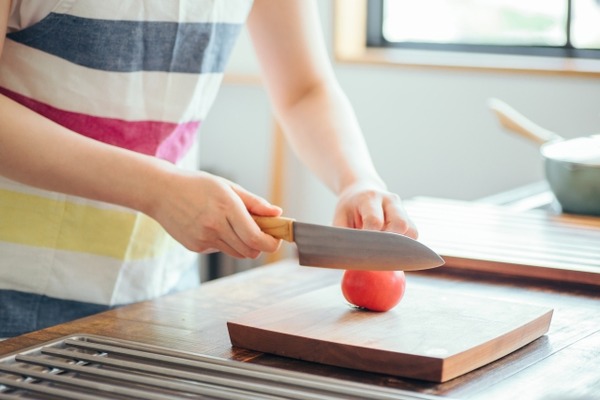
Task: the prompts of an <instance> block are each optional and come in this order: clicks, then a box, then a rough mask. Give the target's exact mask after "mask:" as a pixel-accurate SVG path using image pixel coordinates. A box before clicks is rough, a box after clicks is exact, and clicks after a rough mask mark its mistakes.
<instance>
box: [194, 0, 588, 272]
mask: <svg viewBox="0 0 600 400" xmlns="http://www.w3.org/2000/svg"><path fill="white" fill-rule="evenodd" d="M498 1H499V0H498ZM561 1H563V0H561ZM573 1H574V2H575V3H576V2H577V0H573ZM590 1H591V2H592V3H593V5H594V6H595V7H597V6H598V5H597V4H596V2H595V0H588V3H589V2H590ZM438 2H439V1H438ZM345 3H346V4H351V3H353V1H346V2H345ZM379 3H380V8H381V7H382V5H383V8H384V9H385V7H388V11H389V4H388V5H387V6H386V4H385V3H384V2H379ZM388 3H390V4H392V3H395V2H394V0H390V1H389V2H388ZM398 3H407V2H403V1H400V0H398ZM409 3H411V4H414V2H409ZM417 3H418V2H417ZM433 3H435V2H433ZM459 3H465V1H462V2H459ZM466 3H472V2H466ZM475 3H481V1H479V2H475ZM491 3H494V2H491ZM509 3H510V2H509ZM513 3H514V2H513ZM518 3H519V2H516V4H518ZM521 3H522V2H521ZM525 3H527V4H528V2H525ZM537 3H540V2H537ZM542 3H545V4H546V5H544V4H542ZM550 3H552V2H541V3H540V4H542V9H547V10H549V11H548V12H549V13H550V14H552V15H554V14H556V15H557V17H556V18H558V20H559V21H563V19H564V18H565V17H564V16H561V15H559V14H560V13H558V14H557V12H556V11H555V10H557V9H559V8H557V7H554V8H552V7H551V6H550ZM486 4H487V2H486ZM318 6H319V12H320V18H321V22H322V28H323V34H324V36H325V40H326V42H327V45H328V47H329V50H330V54H331V59H332V62H333V64H334V68H335V72H336V74H337V77H338V79H339V82H340V84H341V86H342V88H343V89H344V90H345V92H346V94H347V95H348V97H349V99H350V101H351V103H352V104H353V106H354V108H355V111H356V114H357V116H358V120H359V121H360V124H361V126H362V128H363V131H364V134H365V136H366V140H367V143H368V145H369V148H370V151H371V154H372V157H373V159H374V162H375V165H376V167H377V169H378V170H379V173H380V174H381V176H382V177H383V179H384V180H385V181H386V182H387V184H388V186H389V189H390V190H392V191H394V192H396V193H398V194H399V195H400V196H401V197H403V198H405V199H409V198H411V197H415V196H433V197H442V198H450V199H459V200H476V199H479V198H482V197H486V196H491V195H494V194H497V193H500V192H504V191H508V190H511V189H514V188H517V187H520V186H523V185H528V184H533V183H536V182H540V181H543V179H544V172H543V163H542V159H541V156H540V153H539V148H538V147H537V146H536V145H535V144H532V143H530V142H528V141H526V140H524V139H522V138H519V137H517V136H514V135H513V134H510V133H508V132H506V131H505V130H503V129H502V128H501V127H500V125H499V123H498V121H497V120H496V119H495V117H494V115H493V114H492V113H491V111H490V110H489V108H488V106H487V101H488V99H489V98H490V97H497V98H500V99H502V100H504V101H505V102H507V103H508V104H510V105H511V106H513V107H514V108H516V109H517V110H519V111H520V112H521V113H523V114H524V115H526V116H527V117H528V118H530V119H531V120H533V121H535V122H536V123H538V124H539V125H542V126H544V127H545V128H547V129H550V130H552V131H554V132H556V133H558V134H560V135H561V136H564V137H566V138H571V137H578V136H585V135H589V134H593V133H600V70H596V71H595V72H596V73H594V71H593V70H592V73H585V74H577V73H560V72H557V73H554V72H548V71H546V72H540V71H536V72H531V71H527V70H524V69H512V68H504V67H502V66H501V65H500V66H499V67H498V68H456V67H452V68H444V67H443V65H441V66H440V63H439V62H438V63H436V66H435V67H431V66H421V65H418V63H404V64H400V65H393V64H386V63H354V62H348V61H340V60H339V59H336V57H335V56H334V52H335V50H336V49H334V39H335V37H334V29H335V24H334V21H335V17H336V7H335V2H334V1H333V0H320V1H319V2H318ZM338 6H339V4H338ZM394 6H395V7H400V4H395V5H394ZM433 6H435V4H433V5H432V7H433ZM462 6H463V7H464V4H463V5H462ZM429 9H430V10H432V8H429ZM553 10H554V11H553ZM509 11H510V10H509ZM337 12H339V9H338V11H337ZM415 12H419V13H423V8H422V7H421V8H419V9H418V10H415ZM553 13H554V14H553ZM583 14H586V13H582V15H583ZM588 14H589V13H588ZM398 15H402V13H400V14H398ZM436 15H438V14H436ZM474 15H480V14H477V13H475V14H474ZM478 18H480V19H481V20H483V21H488V22H489V17H487V16H486V17H485V18H483V16H480V17H478ZM517 18H519V16H518V15H517ZM561 18H562V19H561ZM382 20H383V21H384V22H385V23H387V26H388V31H389V32H390V33H389V35H388V37H387V38H384V39H383V40H384V41H393V40H402V38H405V39H406V37H409V36H410V34H407V33H406V30H404V31H403V30H402V29H397V30H396V31H394V30H393V29H390V28H389V27H390V26H392V27H393V26H394V25H395V24H396V25H398V24H400V23H399V22H396V23H394V22H393V21H392V22H390V15H389V14H388V15H387V17H385V16H384V18H382ZM459 21H460V19H459ZM597 21H598V20H597V19H596V22H595V24H593V25H591V28H588V31H587V32H589V33H590V34H588V36H585V35H584V36H583V37H584V38H585V37H591V39H589V40H592V42H593V40H600V39H598V38H599V37H600V36H599V33H600V24H598V23H597ZM434 22H435V21H434ZM534 22H535V21H534ZM563 22H564V21H563ZM385 23H384V25H385ZM456 24H458V25H461V26H470V25H469V24H468V23H466V22H464V23H460V22H457V23H456ZM487 25H489V23H488V24H487ZM538 25H539V23H538ZM542 25H543V24H542ZM550 25H551V24H550ZM544 26H548V24H546V25H544ZM356 29H362V27H360V26H357V27H356ZM433 29H434V28H433V27H432V28H431V29H429V30H427V29H420V30H416V31H415V32H416V33H415V32H413V33H414V34H415V35H419V32H421V34H422V33H423V32H431V31H432V30H433ZM589 29H592V30H591V31H590V30H589ZM547 31H548V32H549V34H548V37H549V38H550V39H549V40H558V39H556V37H557V33H556V29H555V27H552V26H550V28H548V29H547ZM452 32H453V34H452V35H453V36H452V39H451V40H458V41H460V38H461V37H462V38H466V39H465V40H466V41H467V42H468V41H471V42H473V40H472V37H473V36H472V35H473V29H472V27H471V28H469V29H468V30H466V31H465V33H464V35H462V36H461V34H460V32H459V33H458V34H457V33H456V32H454V31H452ZM394 35H396V36H394ZM402 35H404V36H402ZM407 35H408V36H407ZM469 35H471V36H469ZM425 36H426V35H425ZM431 36H432V37H434V39H435V35H433V34H432V35H431ZM483 36H484V35H483ZM509 36H510V35H509ZM487 37H488V38H489V37H492V36H490V35H488V36H487ZM512 37H513V38H515V37H516V38H522V37H523V36H522V35H519V34H513V35H512ZM580 37H581V35H580ZM594 38H596V39H594ZM421 39H422V40H424V41H426V40H427V39H430V38H426V37H425V38H422V37H421ZM421 39H419V37H409V40H408V41H409V42H410V43H413V44H414V43H415V42H419V40H421ZM438 39H439V37H438ZM509 39H510V37H509ZM490 40H491V41H492V42H493V40H500V41H502V40H506V37H504V38H502V37H501V38H500V39H497V38H496V39H494V38H493V37H492V38H491V39H490ZM531 40H533V41H534V42H535V41H539V40H544V39H543V36H540V35H537V36H536V35H533V36H532V38H531ZM582 40H583V39H582ZM410 43H409V44H410ZM592 44H593V43H592ZM597 44H598V42H596V45H597ZM388 45H389V43H388ZM392 45H393V44H392ZM588 45H589V43H588ZM409 47H410V46H409ZM599 47H600V46H599ZM411 51H412V50H411ZM440 57H443V55H440ZM473 57H476V56H475V55H474V56H473ZM486 60H488V61H486V62H487V63H488V64H489V63H493V59H492V61H489V59H488V58H486ZM504 60H505V59H504ZM595 61H596V62H597V61H598V60H595ZM508 62H509V63H510V59H509V61H508ZM504 63H505V64H504V65H505V66H506V61H504ZM441 64H443V60H442V62H441ZM592 65H597V64H592ZM588 72H589V71H588ZM259 73H260V72H259V68H258V64H257V62H256V59H255V56H254V53H253V50H252V46H251V44H250V41H249V39H248V36H247V34H246V32H244V34H243V35H242V36H241V37H240V40H239V41H238V44H237V46H236V48H235V50H234V53H233V55H232V58H231V60H230V62H229V65H228V69H227V77H226V79H225V82H224V84H223V87H222V89H221V92H220V94H219V96H218V98H217V100H216V102H215V105H214V107H213V109H212V111H211V113H210V114H209V118H208V119H207V120H206V121H205V123H204V125H203V126H202V129H201V132H200V135H201V141H200V143H201V145H200V152H201V160H202V162H201V163H202V164H201V168H202V169H205V170H208V171H210V172H213V173H215V174H218V175H222V176H224V177H226V178H228V179H231V180H233V181H235V182H237V183H239V184H241V185H242V186H244V187H245V188H247V189H248V190H251V191H253V192H255V193H257V194H259V195H262V196H264V197H266V198H268V199H270V200H271V201H275V202H276V203H277V204H278V205H280V206H282V207H283V208H284V214H285V215H286V216H289V217H292V218H296V219H298V220H302V221H305V222H316V223H322V224H330V223H331V220H332V217H333V209H334V205H335V197H334V196H333V195H332V193H330V192H329V191H328V189H327V188H325V187H324V186H323V185H322V184H321V183H320V182H319V181H317V180H316V179H315V178H314V176H312V175H311V174H310V172H308V171H307V170H306V169H305V168H304V167H303V166H302V165H301V164H299V163H298V161H297V160H296V158H295V157H294V155H293V154H291V152H290V151H289V149H288V148H287V145H286V146H284V147H283V150H282V151H283V153H282V154H283V162H282V163H280V164H277V163H276V162H275V161H274V158H273V157H274V153H275V152H276V150H278V149H279V148H278V147H277V145H276V144H275V140H274V138H275V137H276V135H275V133H274V132H275V121H274V119H273V115H272V114H271V108H270V105H269V101H268V98H267V96H266V93H265V91H264V90H263V88H262V87H261V84H260V78H259ZM275 168H278V171H280V172H281V174H282V176H281V179H280V181H279V183H278V185H277V189H276V191H277V193H278V194H275V195H274V182H273V177H274V169H275ZM273 196H275V198H274V197H273ZM220 262H221V263H224V264H228V265H229V267H228V268H230V269H234V270H240V269H245V268H248V267H251V266H254V265H257V264H261V263H264V262H265V260H264V259H259V260H256V261H244V262H241V263H240V262H234V261H233V260H227V259H221V260H220Z"/></svg>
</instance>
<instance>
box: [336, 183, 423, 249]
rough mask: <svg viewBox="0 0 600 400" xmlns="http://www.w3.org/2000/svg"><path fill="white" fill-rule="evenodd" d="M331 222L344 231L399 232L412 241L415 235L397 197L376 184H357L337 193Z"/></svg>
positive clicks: (415, 231) (411, 223)
mask: <svg viewBox="0 0 600 400" xmlns="http://www.w3.org/2000/svg"><path fill="white" fill-rule="evenodd" d="M333 223H334V225H336V226H342V227H348V228H357V229H369V230H375V231H388V232H395V233H401V234H403V235H406V236H409V237H411V238H413V239H416V238H417V236H418V232H417V228H416V226H415V224H414V223H413V222H412V221H411V220H410V218H409V217H408V214H407V213H406V210H405V209H404V207H403V206H402V201H401V200H400V197H398V195H396V194H394V193H390V192H388V191H387V190H386V189H384V188H382V187H380V186H379V185H369V184H364V183H362V184H361V183H358V184H355V185H352V186H349V187H348V188H346V189H345V190H344V191H343V192H342V193H341V194H340V197H339V200H338V205H337V207H336V210H335V216H334V221H333Z"/></svg>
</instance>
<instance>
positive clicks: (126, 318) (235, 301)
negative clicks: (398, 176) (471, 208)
mask: <svg viewBox="0 0 600 400" xmlns="http://www.w3.org/2000/svg"><path fill="white" fill-rule="evenodd" d="M340 277H341V273H340V271H334V270H326V269H318V268H306V267H299V266H298V265H297V262H296V261H295V260H284V261H281V262H278V263H275V264H270V265H267V266H263V267H258V268H256V269H253V270H250V271H247V272H243V273H239V274H236V275H232V276H229V277H226V278H221V279H217V280H215V281H211V282H209V283H206V284H203V285H202V286H201V287H200V288H198V289H194V290H190V291H186V292H182V293H178V294H174V295H170V296H166V297H164V298H160V299H157V300H154V301H148V302H143V303H139V304H134V305H130V306H126V307H123V308H120V309H115V310H111V311H108V312H104V313H101V314H98V315H95V316H91V317H88V318H84V319H80V320H77V321H73V322H70V323H66V324H62V325H58V326H55V327H51V328H48V329H44V330H41V331H37V332H33V333H30V334H26V335H22V336H19V337H16V338H13V339H9V340H6V341H4V342H1V343H0V355H5V354H9V353H11V352H14V351H17V350H22V349H24V348H26V347H30V346H37V345H39V344H41V343H43V342H46V341H49V340H52V339H56V338H59V337H63V336H67V335H72V334H77V333H90V334H98V335H103V336H109V337H113V338H120V339H127V340H133V341H139V342H142V343H147V344H154V345H159V346H164V347H168V348H172V349H179V350H186V351H192V352H196V353H199V354H207V355H212V356H217V357H222V358H227V359H235V360H240V361H246V362H252V363H258V364H263V365H270V366H276V367H281V368H285V369H292V370H296V371H303V372H309V373H314V374H319V375H323V376H330V377H335V378H341V379H346V380H351V381H358V382H363V383H368V384H373V385H380V386H386V387H390V388H398V389H404V390H410V391H414V392H418V393H425V394H430V395H440V396H448V397H451V398H468V399H475V398H480V399H494V398H496V399H506V398H523V399H562V398H567V395H568V396H569V397H568V398H570V399H593V398H598V396H599V395H600V293H599V291H598V289H597V288H594V287H585V286H575V285H573V284H569V285H567V284H558V283H551V282H541V281H533V280H524V279H522V278H511V277H498V276H493V275H481V274H480V275H474V272H472V271H445V270H444V268H440V269H437V270H431V271H426V272H419V273H410V274H408V277H407V282H408V283H407V284H408V288H409V289H410V285H411V282H413V283H415V284H419V285H428V286H431V287H432V288H444V289H446V290H455V291H457V292H460V293H471V294H475V295H480V296H481V295H483V296H489V297H493V298H501V299H509V300H513V301H524V302H528V303H533V304H541V305H545V306H549V307H552V308H554V317H553V320H552V324H551V327H550V331H549V332H548V334H547V335H545V336H543V337H542V338H540V339H538V340H536V341H534V342H533V343H531V344H529V345H527V346H525V347H524V348H522V349H520V350H518V351H516V352H514V353H512V354H510V355H508V356H506V357H504V358H502V359H500V360H498V361H496V362H494V363H492V364H489V365H487V366H485V367H482V368H480V369H477V370H475V371H473V372H471V373H468V374H466V375H463V376H461V377H458V378H456V379H453V380H451V381H448V382H446V383H443V384H435V383H429V382H424V381H417V380H408V379H400V378H397V377H392V376H384V375H377V374H370V373H364V372H360V371H353V370H345V369H341V368H335V367H329V366H324V365H318V364H312V363H308V362H302V361H297V360H293V359H286V358H281V357H276V356H271V355H267V354H261V353H257V352H253V351H248V350H244V349H239V348H232V347H231V344H230V342H229V336H228V333H227V328H226V321H227V320H228V319H231V318H234V317H236V316H240V315H242V314H244V313H246V312H248V311H251V310H254V309H257V308H259V307H263V306H265V305H268V304H271V303H273V302H276V301H280V300H284V299H287V298H289V297H290V296H295V295H298V294H303V293H306V292H308V291H311V290H315V289H318V288H321V287H324V286H326V285H330V284H336V283H338V282H339V281H340Z"/></svg>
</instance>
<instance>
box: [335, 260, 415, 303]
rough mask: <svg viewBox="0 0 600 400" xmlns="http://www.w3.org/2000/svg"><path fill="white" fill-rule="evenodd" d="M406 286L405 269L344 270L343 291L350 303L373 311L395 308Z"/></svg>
mask: <svg viewBox="0 0 600 400" xmlns="http://www.w3.org/2000/svg"><path fill="white" fill-rule="evenodd" d="M405 288H406V277H405V276H404V271H354V270H349V271H345V272H344V276H343V278H342V293H343V294H344V297H345V298H346V300H348V302H349V303H351V304H353V305H355V306H357V307H361V308H365V309H367V310H371V311H381V312H383V311H388V310H391V309H392V308H394V307H395V306H396V305H397V304H398V303H399V302H400V300H402V297H403V296H404V290H405Z"/></svg>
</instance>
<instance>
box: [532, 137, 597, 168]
mask: <svg viewBox="0 0 600 400" xmlns="http://www.w3.org/2000/svg"><path fill="white" fill-rule="evenodd" d="M541 151H542V155H543V156H544V157H546V158H550V159H553V160H559V161H566V162H572V163H578V164H587V165H594V166H600V135H593V136H589V137H582V138H577V139H570V140H564V141H558V142H551V143H548V144H545V145H543V146H542V150H541Z"/></svg>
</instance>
